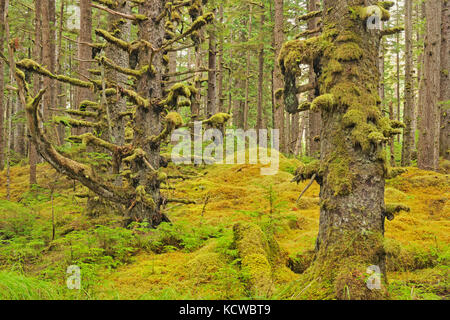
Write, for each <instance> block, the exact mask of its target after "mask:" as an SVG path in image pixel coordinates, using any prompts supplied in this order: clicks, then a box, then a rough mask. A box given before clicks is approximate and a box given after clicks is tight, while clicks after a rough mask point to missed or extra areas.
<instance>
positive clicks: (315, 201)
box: [297, 197, 320, 210]
mask: <svg viewBox="0 0 450 320" xmlns="http://www.w3.org/2000/svg"><path fill="white" fill-rule="evenodd" d="M319 202H320V199H319V198H311V197H301V198H300V200H298V201H297V208H299V209H302V210H306V209H311V208H314V207H316V206H318V205H319Z"/></svg>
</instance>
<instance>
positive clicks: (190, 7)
mask: <svg viewBox="0 0 450 320" xmlns="http://www.w3.org/2000/svg"><path fill="white" fill-rule="evenodd" d="M94 2H95V3H93V4H92V6H93V7H95V8H98V9H100V10H104V11H106V12H108V14H109V15H110V17H109V18H110V19H109V21H110V22H109V26H108V30H103V29H97V30H95V32H96V34H97V35H98V36H100V37H101V38H103V39H104V40H105V42H104V43H92V44H89V46H91V47H92V48H93V49H95V50H94V51H95V52H96V53H97V54H96V57H95V60H96V61H97V65H98V68H96V69H95V68H94V69H92V70H89V71H90V73H91V74H92V77H91V78H88V79H77V78H72V77H69V76H66V75H60V74H54V73H52V72H50V71H49V70H48V68H46V67H45V66H41V65H40V64H38V63H37V62H35V61H33V60H31V59H24V60H21V61H17V62H15V61H14V57H13V54H12V53H11V52H10V59H9V63H10V64H12V67H13V68H14V65H15V70H16V72H15V78H16V82H17V85H18V89H19V95H20V99H21V101H22V103H23V104H24V105H26V116H27V123H28V127H29V132H30V136H31V137H30V138H31V140H32V141H33V143H34V144H35V145H36V147H37V150H38V152H39V153H40V155H41V156H42V157H43V158H44V159H45V160H46V161H48V162H49V163H50V164H51V165H52V166H53V167H54V168H55V169H56V170H57V171H59V172H61V173H63V174H65V175H66V176H68V177H70V178H72V179H76V180H78V181H79V182H81V183H82V184H83V185H84V186H86V187H87V188H89V190H90V191H92V192H93V193H95V194H96V195H97V196H98V197H100V198H101V199H104V200H107V201H110V202H112V203H116V204H118V205H120V206H121V207H122V208H123V209H124V212H125V216H126V220H127V222H131V221H138V222H148V223H149V225H150V226H157V225H158V224H159V223H161V222H162V221H168V217H167V216H166V215H165V214H164V213H163V212H162V209H161V206H162V205H163V204H164V203H166V202H168V201H179V200H177V199H167V198H165V197H164V196H163V195H162V194H161V192H160V185H161V183H163V182H164V181H165V180H166V179H167V175H166V174H164V173H163V172H161V170H160V168H161V167H162V166H164V165H165V164H166V162H167V161H166V159H164V158H163V157H162V156H161V155H160V147H161V144H162V143H163V142H164V141H166V139H167V138H168V137H169V136H170V134H171V132H172V131H173V130H174V129H176V128H179V127H180V126H182V125H183V120H182V117H181V115H180V114H179V113H177V109H178V108H180V107H181V106H190V105H191V103H192V101H193V100H194V99H195V95H196V93H197V89H196V88H195V87H194V85H193V84H192V83H188V82H176V81H175V82H174V81H169V79H170V78H171V76H173V75H171V74H169V67H168V66H169V54H168V53H169V52H170V51H177V50H182V49H184V48H188V47H190V46H198V45H199V44H200V42H201V41H202V38H201V37H199V30H200V29H201V28H202V27H204V26H205V25H206V24H207V23H210V22H212V21H213V19H214V15H213V14H212V13H203V9H202V8H203V5H204V4H205V2H206V1H202V0H187V1H181V0H180V1H166V0H154V1H144V0H129V1H124V0H112V1H111V0H96V1H94ZM132 7H137V12H136V10H132V9H131V8H132ZM129 21H131V22H132V23H133V24H135V25H136V26H137V29H138V32H137V39H135V40H133V41H131V40H130V39H129V38H130V37H129V34H130V25H129ZM188 21H190V22H188ZM175 25H179V26H180V27H179V28H176V27H175ZM195 71H196V70H190V72H192V73H194V72H195ZM25 72H33V73H37V74H39V75H41V76H43V77H48V78H51V79H55V80H57V81H61V82H65V83H69V84H71V85H73V86H78V87H82V88H88V89H89V90H91V91H92V92H95V93H96V96H97V97H98V98H97V100H95V101H90V100H85V101H83V102H82V103H81V105H80V106H79V107H78V108H77V109H74V110H66V109H65V108H63V110H62V112H64V113H66V115H64V116H56V117H54V118H53V120H52V121H53V123H62V124H65V125H66V126H70V127H72V128H76V127H80V128H87V130H81V132H84V133H82V134H80V135H72V136H69V137H68V138H67V139H68V140H69V141H71V142H72V143H74V144H77V145H78V146H79V148H78V149H77V150H80V151H86V150H88V151H89V150H91V151H92V150H94V151H100V150H101V151H102V152H105V153H107V154H109V156H110V160H109V161H107V163H108V165H107V167H106V168H103V170H99V168H98V167H95V166H93V165H92V164H91V163H86V162H83V161H82V159H83V156H81V157H80V156H79V155H78V156H77V157H71V156H69V155H68V154H67V153H64V152H63V151H62V150H61V149H60V148H58V147H57V146H55V145H53V144H52V139H51V137H49V132H48V131H49V130H48V126H44V125H43V122H42V115H41V112H40V103H41V99H42V97H43V95H44V94H46V88H44V89H41V90H40V91H39V92H38V93H37V94H36V95H33V93H32V91H31V90H30V88H29V86H28V83H27V82H26V79H25ZM55 107H56V106H55ZM60 111H61V110H60ZM180 201H181V200H180Z"/></svg>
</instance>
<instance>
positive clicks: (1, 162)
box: [0, 0, 6, 171]
mask: <svg viewBox="0 0 450 320" xmlns="http://www.w3.org/2000/svg"><path fill="white" fill-rule="evenodd" d="M4 8H5V0H0V19H3V15H4ZM4 33H5V31H4V26H3V24H2V25H1V26H0V52H3V47H4V45H3V44H4V42H5V35H4ZM4 74H5V67H4V63H3V59H0V75H1V77H0V92H1V93H3V92H4V90H5V79H4V76H3V75H4ZM4 114H5V101H4V95H3V94H1V96H0V171H3V169H4V167H5V137H6V135H5V126H4V121H5V117H4Z"/></svg>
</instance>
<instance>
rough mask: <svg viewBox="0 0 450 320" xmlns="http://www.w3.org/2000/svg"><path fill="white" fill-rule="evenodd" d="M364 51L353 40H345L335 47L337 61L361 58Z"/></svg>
mask: <svg viewBox="0 0 450 320" xmlns="http://www.w3.org/2000/svg"><path fill="white" fill-rule="evenodd" d="M363 53H364V51H363V50H362V49H361V47H360V46H359V45H358V44H356V43H355V42H345V43H343V44H341V45H338V47H337V48H336V52H335V54H336V58H337V59H338V60H339V61H353V60H359V59H361V58H362V56H363Z"/></svg>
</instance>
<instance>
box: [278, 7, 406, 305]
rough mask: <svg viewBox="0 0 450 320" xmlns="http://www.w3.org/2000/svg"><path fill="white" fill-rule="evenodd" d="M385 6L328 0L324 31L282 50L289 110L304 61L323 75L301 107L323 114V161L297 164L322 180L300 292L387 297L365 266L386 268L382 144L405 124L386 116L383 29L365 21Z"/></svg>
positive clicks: (303, 174)
mask: <svg viewBox="0 0 450 320" xmlns="http://www.w3.org/2000/svg"><path fill="white" fill-rule="evenodd" d="M386 7H387V8H388V7H389V5H384V3H380V4H377V3H376V1H362V0H339V1H334V0H333V1H332V0H325V1H324V8H323V12H322V21H323V30H322V34H321V35H319V36H317V37H313V38H310V39H307V40H303V41H301V40H293V41H289V42H287V43H286V44H285V45H284V47H283V50H282V52H281V54H280V57H279V63H280V65H281V68H282V71H283V73H284V75H285V79H286V81H285V89H284V93H285V94H284V95H285V104H286V108H287V110H289V109H291V110H292V109H293V106H295V105H298V101H297V102H295V101H294V99H295V95H290V96H289V95H288V94H289V93H291V92H295V90H293V89H292V86H295V79H296V77H298V76H299V75H300V72H301V69H300V68H299V64H310V63H312V62H313V63H314V66H315V71H316V75H317V76H318V84H317V89H318V92H319V96H318V97H316V98H315V99H314V100H313V101H312V103H311V104H309V103H303V104H301V105H300V106H299V107H298V109H299V111H303V110H306V109H308V108H309V109H310V110H312V111H315V112H320V114H321V119H322V131H321V137H320V141H321V148H320V161H317V162H313V163H311V164H310V165H308V166H303V167H301V168H299V169H298V170H297V175H298V177H299V180H306V179H310V178H312V177H313V178H315V179H316V181H317V182H318V183H319V184H320V185H321V189H320V225H319V233H318V237H317V241H316V257H315V261H314V262H313V264H312V265H311V267H310V268H309V269H308V270H307V271H306V273H305V275H304V278H303V279H304V280H305V282H304V284H305V286H304V288H302V289H300V290H303V289H305V288H306V287H307V288H306V289H307V290H306V289H305V290H304V291H302V295H303V297H309V298H314V297H315V298H338V299H378V298H382V297H384V296H385V291H384V290H383V287H380V289H379V290H377V289H374V290H371V289H369V288H368V286H367V285H366V279H367V277H368V274H366V270H367V269H368V268H369V267H371V268H376V269H377V268H379V270H380V271H381V273H385V253H384V249H383V235H384V221H385V204H384V186H385V182H384V179H385V177H386V175H387V171H388V163H387V159H386V153H385V151H384V145H385V142H386V141H387V140H388V139H389V138H390V137H392V136H393V135H395V134H399V133H401V130H400V128H401V127H403V124H401V123H400V122H398V121H390V120H389V119H387V118H385V117H384V116H383V115H382V111H381V100H380V97H379V94H378V86H379V79H380V77H379V72H378V67H379V66H378V64H379V59H378V53H379V46H380V39H381V36H382V35H383V34H382V32H381V31H380V30H377V29H375V30H372V29H368V28H367V19H368V18H369V17H370V16H371V15H372V14H373V12H381V13H382V14H381V17H380V18H382V19H383V20H387V19H388V18H389V13H388V11H387V9H386ZM293 101H294V102H293ZM374 266H376V267H374Z"/></svg>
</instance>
